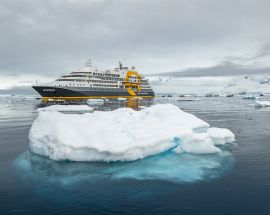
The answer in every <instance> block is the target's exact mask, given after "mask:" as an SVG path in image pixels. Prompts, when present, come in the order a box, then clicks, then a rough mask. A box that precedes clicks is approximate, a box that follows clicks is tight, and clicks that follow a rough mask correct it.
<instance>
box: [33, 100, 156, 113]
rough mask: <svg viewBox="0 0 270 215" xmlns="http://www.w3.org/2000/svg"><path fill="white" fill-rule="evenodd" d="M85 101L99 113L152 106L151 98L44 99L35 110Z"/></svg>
mask: <svg viewBox="0 0 270 215" xmlns="http://www.w3.org/2000/svg"><path fill="white" fill-rule="evenodd" d="M95 100H99V101H100V100H102V101H103V102H102V103H100V102H97V103H95ZM87 101H93V103H91V104H90V106H91V107H93V108H94V109H95V110H101V111H106V110H114V109H117V108H122V107H128V108H132V109H134V110H140V109H142V108H145V107H149V106H151V105H153V104H154V99H152V98H147V99H142V98H136V97H134V98H119V99H89V100H86V99H68V100H65V99H49V100H48V99H44V100H42V102H41V103H39V104H38V105H37V106H36V108H40V107H45V106H50V105H55V104H63V105H69V104H71V105H72V104H76V105H78V104H82V105H83V104H87V103H88V102H87Z"/></svg>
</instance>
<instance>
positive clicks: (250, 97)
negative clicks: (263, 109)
mask: <svg viewBox="0 0 270 215" xmlns="http://www.w3.org/2000/svg"><path fill="white" fill-rule="evenodd" d="M243 99H251V100H254V99H259V97H258V96H255V95H246V96H244V97H243Z"/></svg>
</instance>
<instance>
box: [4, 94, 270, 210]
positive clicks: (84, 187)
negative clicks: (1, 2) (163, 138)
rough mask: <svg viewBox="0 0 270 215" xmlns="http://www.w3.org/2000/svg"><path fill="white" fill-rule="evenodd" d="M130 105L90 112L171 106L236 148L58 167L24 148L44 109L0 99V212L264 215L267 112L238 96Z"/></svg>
mask: <svg viewBox="0 0 270 215" xmlns="http://www.w3.org/2000/svg"><path fill="white" fill-rule="evenodd" d="M263 100H268V101H270V98H269V97H267V96H265V97H264V98H263ZM128 102H129V101H108V102H105V103H104V104H100V105H96V106H94V109H95V110H102V111H110V110H113V109H117V108H119V107H123V106H132V107H133V108H135V109H137V110H138V109H143V108H144V107H147V106H151V105H153V104H155V103H172V104H174V105H176V106H178V107H180V108H181V109H182V110H184V111H186V112H189V113H192V114H194V115H196V116H197V117H199V118H201V119H202V120H204V121H206V122H208V123H209V124H210V125H211V126H215V127H224V128H228V129H230V130H231V131H232V132H233V133H234V134H235V135H236V143H234V144H230V145H225V146H222V148H221V150H222V152H221V153H219V154H208V155H194V154H189V153H180V154H176V153H173V152H171V151H167V152H164V153H161V154H157V155H154V156H150V157H147V158H144V159H141V160H137V161H131V162H70V161H60V162H57V161H53V160H50V159H48V158H45V157H42V156H38V155H35V154H33V153H31V152H29V149H28V144H29V139H28V133H29V129H30V127H31V124H32V123H33V121H34V119H35V118H36V116H37V113H36V109H37V108H39V107H42V106H44V105H47V104H43V103H42V102H41V100H39V99H36V98H34V97H25V96H2V97H0V109H1V112H0V174H1V177H0V213H1V214H30V213H31V214H48V213H50V214H91V213H92V214H138V213H140V214H149V213H155V214H180V213H183V214H255V213H260V214H269V213H270V208H269V207H268V196H269V195H270V184H269V181H270V171H269V164H270V157H269V153H270V145H269V144H270V108H268V107H263V108H257V107H255V105H254V103H255V102H254V101H248V100H243V99H242V98H241V97H232V98H226V97H214V98H205V97H201V98H199V99H194V100H190V101H181V100H179V101H178V99H177V98H162V97H161V98H156V99H155V100H154V101H149V100H145V101H144V100H143V101H140V102H139V104H134V103H133V102H130V104H128ZM85 104H87V103H85ZM85 104H84V105H85Z"/></svg>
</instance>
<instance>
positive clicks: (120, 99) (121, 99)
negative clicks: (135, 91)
mask: <svg viewBox="0 0 270 215" xmlns="http://www.w3.org/2000/svg"><path fill="white" fill-rule="evenodd" d="M117 100H118V101H126V100H127V98H117Z"/></svg>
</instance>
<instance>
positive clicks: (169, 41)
mask: <svg viewBox="0 0 270 215" xmlns="http://www.w3.org/2000/svg"><path fill="white" fill-rule="evenodd" d="M269 10H270V1H269V0H44V1H42V0H1V1H0V32H1V33H0V74H1V75H16V74H21V75H22V74H23V75H25V74H27V75H31V74H35V75H50V76H56V75H58V74H63V73H66V72H69V71H70V70H72V69H75V68H78V67H81V66H82V65H83V63H84V60H85V59H86V58H92V60H93V64H94V65H95V66H97V67H101V68H107V67H111V68H112V67H113V66H115V65H116V64H117V62H118V61H119V60H121V61H122V62H123V63H124V64H128V65H136V66H137V67H138V68H139V69H140V70H141V71H142V72H143V73H146V74H150V73H160V72H167V71H168V72H170V71H175V70H181V69H185V68H189V67H207V66H213V65H217V64H220V63H222V62H224V61H230V62H233V63H236V64H243V65H252V66H254V65H255V66H258V67H268V66H270V12H269Z"/></svg>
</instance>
